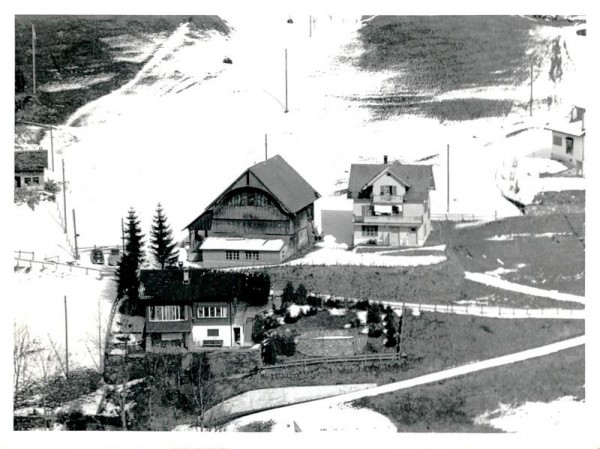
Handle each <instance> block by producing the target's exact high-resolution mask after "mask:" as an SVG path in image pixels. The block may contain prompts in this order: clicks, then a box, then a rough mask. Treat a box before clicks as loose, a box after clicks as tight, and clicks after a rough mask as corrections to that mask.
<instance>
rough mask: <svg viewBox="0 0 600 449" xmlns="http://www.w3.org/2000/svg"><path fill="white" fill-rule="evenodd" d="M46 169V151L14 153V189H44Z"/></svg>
mask: <svg viewBox="0 0 600 449" xmlns="http://www.w3.org/2000/svg"><path fill="white" fill-rule="evenodd" d="M47 168H48V151H47V150H34V151H15V188H18V189H19V188H24V189H27V190H41V189H44V185H45V180H44V172H45V170H46V169H47Z"/></svg>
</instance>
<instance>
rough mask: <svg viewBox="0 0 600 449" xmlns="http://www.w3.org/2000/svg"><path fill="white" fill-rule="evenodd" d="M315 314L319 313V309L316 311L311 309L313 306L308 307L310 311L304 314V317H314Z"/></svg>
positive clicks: (313, 308) (314, 308)
mask: <svg viewBox="0 0 600 449" xmlns="http://www.w3.org/2000/svg"><path fill="white" fill-rule="evenodd" d="M317 313H319V309H317V308H316V307H313V306H311V307H310V309H308V310H307V311H306V312H305V315H306V316H314V315H316V314H317Z"/></svg>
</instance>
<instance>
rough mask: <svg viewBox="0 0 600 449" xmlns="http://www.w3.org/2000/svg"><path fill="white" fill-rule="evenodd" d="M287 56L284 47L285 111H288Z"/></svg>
mask: <svg viewBox="0 0 600 449" xmlns="http://www.w3.org/2000/svg"><path fill="white" fill-rule="evenodd" d="M288 111H289V110H288V57H287V48H286V49H285V111H284V112H286V113H287V112H288Z"/></svg>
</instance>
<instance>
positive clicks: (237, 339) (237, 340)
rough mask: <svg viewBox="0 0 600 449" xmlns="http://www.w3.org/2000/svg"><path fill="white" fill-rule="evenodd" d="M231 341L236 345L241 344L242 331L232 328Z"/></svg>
mask: <svg viewBox="0 0 600 449" xmlns="http://www.w3.org/2000/svg"><path fill="white" fill-rule="evenodd" d="M233 341H235V344H236V345H241V344H242V330H241V329H240V328H239V327H234V328H233Z"/></svg>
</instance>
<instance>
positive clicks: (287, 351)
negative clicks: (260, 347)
mask: <svg viewBox="0 0 600 449" xmlns="http://www.w3.org/2000/svg"><path fill="white" fill-rule="evenodd" d="M295 338H296V336H295V335H294V334H293V333H291V334H289V335H282V334H275V335H273V336H272V337H271V339H270V342H272V344H273V346H274V348H275V353H276V354H277V355H284V356H286V357H291V356H293V355H294V354H296V341H295Z"/></svg>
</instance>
